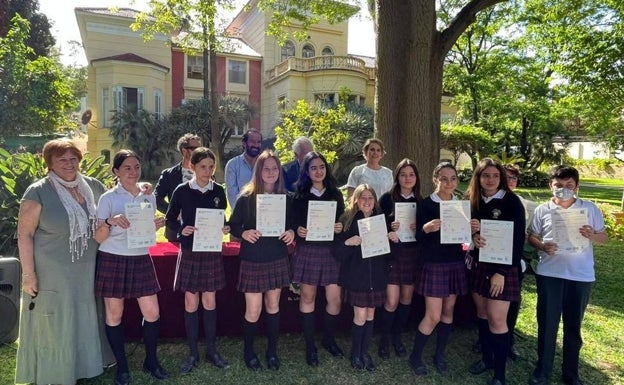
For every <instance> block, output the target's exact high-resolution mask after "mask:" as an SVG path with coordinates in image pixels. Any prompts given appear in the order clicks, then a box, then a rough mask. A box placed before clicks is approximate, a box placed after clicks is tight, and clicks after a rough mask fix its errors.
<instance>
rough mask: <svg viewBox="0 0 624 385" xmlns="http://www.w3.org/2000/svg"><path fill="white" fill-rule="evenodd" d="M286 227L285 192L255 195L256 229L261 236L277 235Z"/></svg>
mask: <svg viewBox="0 0 624 385" xmlns="http://www.w3.org/2000/svg"><path fill="white" fill-rule="evenodd" d="M285 229H286V194H258V195H256V230H258V231H259V232H260V233H261V234H262V236H263V237H279V236H280V235H282V233H283V232H284V231H285Z"/></svg>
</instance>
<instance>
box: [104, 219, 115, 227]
mask: <svg viewBox="0 0 624 385" xmlns="http://www.w3.org/2000/svg"><path fill="white" fill-rule="evenodd" d="M104 223H105V224H106V226H108V228H109V229H110V228H111V227H112V226H113V225H112V224H110V223H109V222H108V218H106V219H104Z"/></svg>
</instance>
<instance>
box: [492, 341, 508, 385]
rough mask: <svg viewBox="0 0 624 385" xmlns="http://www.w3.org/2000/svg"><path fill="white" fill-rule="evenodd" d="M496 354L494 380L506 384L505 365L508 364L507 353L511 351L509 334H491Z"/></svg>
mask: <svg viewBox="0 0 624 385" xmlns="http://www.w3.org/2000/svg"><path fill="white" fill-rule="evenodd" d="M490 340H491V341H492V347H493V353H494V378H497V379H498V380H500V382H502V383H503V384H504V383H505V365H506V364H507V352H508V351H509V334H508V333H501V334H494V333H490Z"/></svg>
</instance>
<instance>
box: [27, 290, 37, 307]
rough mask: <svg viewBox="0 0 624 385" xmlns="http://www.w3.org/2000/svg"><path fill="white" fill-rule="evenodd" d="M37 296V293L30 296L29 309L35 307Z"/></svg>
mask: <svg viewBox="0 0 624 385" xmlns="http://www.w3.org/2000/svg"><path fill="white" fill-rule="evenodd" d="M35 298H37V294H36V293H35V295H33V296H31V297H30V304H29V305H28V310H33V309H34V308H35Z"/></svg>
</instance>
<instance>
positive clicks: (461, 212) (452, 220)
mask: <svg viewBox="0 0 624 385" xmlns="http://www.w3.org/2000/svg"><path fill="white" fill-rule="evenodd" d="M440 222H441V224H440V243H470V242H471V240H472V233H471V231H470V201H464V200H462V201H458V200H450V201H440Z"/></svg>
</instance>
